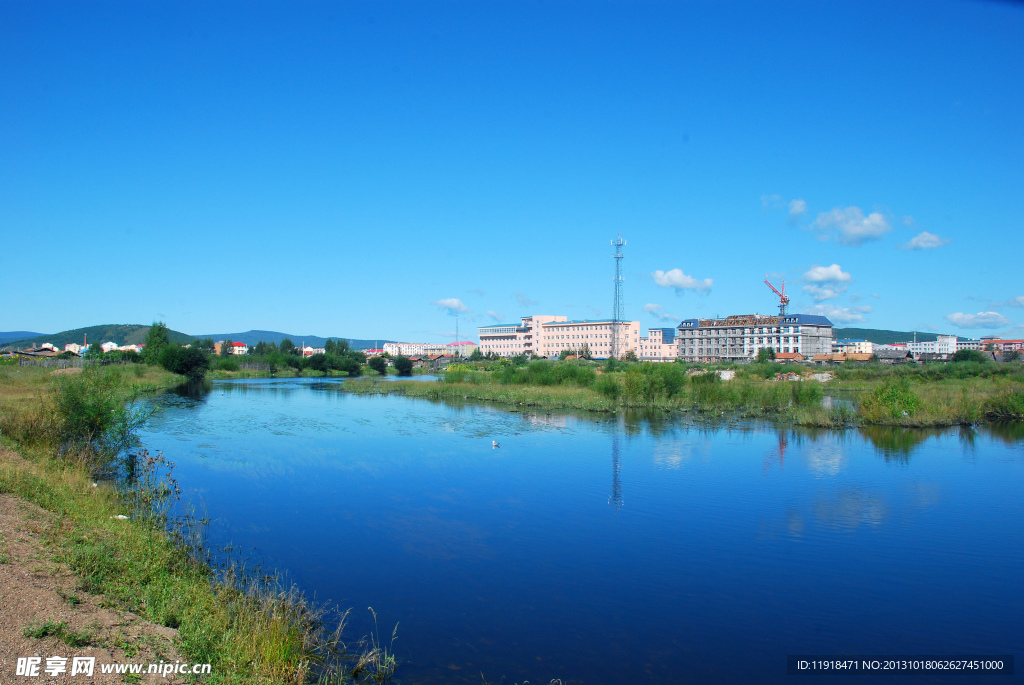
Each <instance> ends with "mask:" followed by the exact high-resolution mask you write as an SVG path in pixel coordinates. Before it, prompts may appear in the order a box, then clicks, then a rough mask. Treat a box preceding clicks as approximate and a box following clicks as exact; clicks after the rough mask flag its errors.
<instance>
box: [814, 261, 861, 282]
mask: <svg viewBox="0 0 1024 685" xmlns="http://www.w3.org/2000/svg"><path fill="white" fill-rule="evenodd" d="M851 278H852V276H850V274H848V273H846V272H845V271H843V269H842V267H840V266H839V265H838V264H833V265H832V266H819V265H818V264H815V265H814V266H812V267H811V268H810V269H808V270H807V273H805V274H804V280H805V281H810V282H811V283H846V282H847V281H849V280H850V279H851Z"/></svg>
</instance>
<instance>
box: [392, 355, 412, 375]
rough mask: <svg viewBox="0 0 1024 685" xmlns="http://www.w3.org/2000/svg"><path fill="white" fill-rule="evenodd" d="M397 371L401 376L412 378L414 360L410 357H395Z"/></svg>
mask: <svg viewBox="0 0 1024 685" xmlns="http://www.w3.org/2000/svg"><path fill="white" fill-rule="evenodd" d="M395 371H397V372H398V375H399V376H411V375H412V360H411V359H409V358H408V357H402V356H398V357H395Z"/></svg>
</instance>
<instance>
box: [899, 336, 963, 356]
mask: <svg viewBox="0 0 1024 685" xmlns="http://www.w3.org/2000/svg"><path fill="white" fill-rule="evenodd" d="M907 349H908V350H910V353H911V354H913V355H914V357H919V356H921V355H922V354H944V355H952V354H954V353H956V336H955V335H940V336H937V337H936V339H935V340H929V341H927V342H916V341H915V342H908V343H907Z"/></svg>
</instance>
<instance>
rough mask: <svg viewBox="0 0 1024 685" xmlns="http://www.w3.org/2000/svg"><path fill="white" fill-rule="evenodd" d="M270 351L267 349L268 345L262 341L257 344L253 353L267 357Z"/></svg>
mask: <svg viewBox="0 0 1024 685" xmlns="http://www.w3.org/2000/svg"><path fill="white" fill-rule="evenodd" d="M268 351H269V350H268V349H267V343H265V342H263V341H262V340H260V341H259V342H258V343H256V346H255V347H254V348H252V353H253V354H254V355H257V356H260V357H262V356H264V355H266V353H267V352H268Z"/></svg>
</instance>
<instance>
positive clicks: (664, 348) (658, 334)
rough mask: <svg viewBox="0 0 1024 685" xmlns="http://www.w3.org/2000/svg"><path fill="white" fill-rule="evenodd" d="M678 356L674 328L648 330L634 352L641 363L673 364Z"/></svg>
mask: <svg viewBox="0 0 1024 685" xmlns="http://www.w3.org/2000/svg"><path fill="white" fill-rule="evenodd" d="M678 354H679V348H678V347H677V346H676V329H674V328H649V329H648V330H647V337H646V338H645V337H642V336H641V338H640V346H639V347H638V348H637V352H636V356H637V357H639V359H640V361H642V362H674V361H675V360H676V357H677V356H678Z"/></svg>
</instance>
